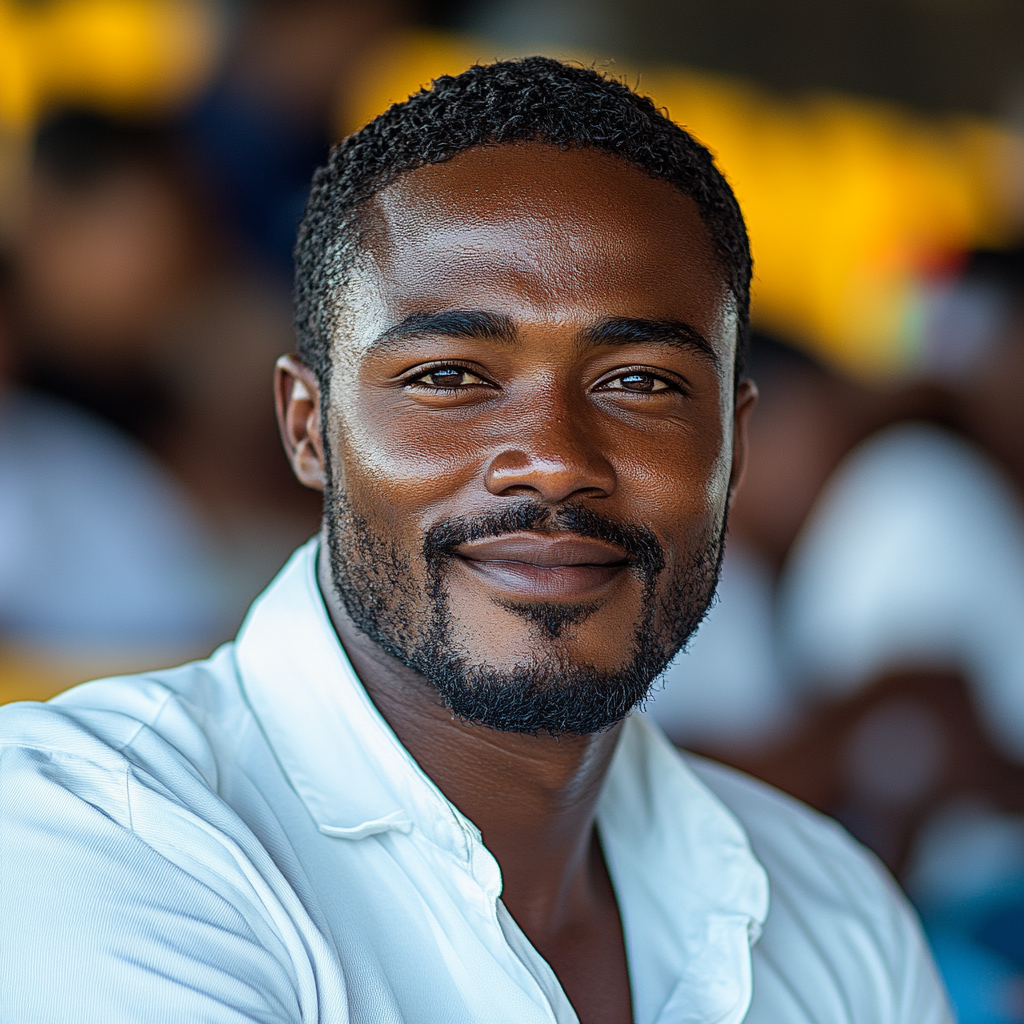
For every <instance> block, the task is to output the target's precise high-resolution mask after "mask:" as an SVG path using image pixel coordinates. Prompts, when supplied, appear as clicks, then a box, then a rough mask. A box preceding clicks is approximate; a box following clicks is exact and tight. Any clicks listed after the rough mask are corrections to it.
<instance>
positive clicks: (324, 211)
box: [295, 57, 751, 384]
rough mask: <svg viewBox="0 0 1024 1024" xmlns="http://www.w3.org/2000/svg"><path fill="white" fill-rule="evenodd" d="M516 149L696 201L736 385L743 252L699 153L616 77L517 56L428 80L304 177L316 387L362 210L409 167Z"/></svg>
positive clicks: (301, 247) (711, 170) (744, 298)
mask: <svg viewBox="0 0 1024 1024" xmlns="http://www.w3.org/2000/svg"><path fill="white" fill-rule="evenodd" d="M523 142H540V143H547V144H549V145H554V146H558V147H560V148H562V149H565V150H570V149H592V150H598V151H600V152H604V153H609V154H611V155H613V156H617V157H619V158H620V159H622V160H626V161H628V162H629V163H631V164H633V165H634V166H636V167H637V168H639V169H640V170H641V171H643V172H644V173H645V174H647V175H649V176H650V177H652V178H655V179H659V180H662V181H666V182H669V183H670V184H671V185H674V186H675V187H676V188H677V189H679V191H680V192H682V193H683V194H684V195H686V196H689V197H690V198H691V199H692V200H693V201H694V203H696V205H697V209H698V211H699V214H700V217H701V220H702V221H703V223H704V225H705V227H706V228H707V229H708V233H709V235H710V237H711V240H712V243H713V246H714V250H715V253H716V255H717V257H718V262H719V264H720V268H721V270H722V273H723V275H724V278H725V281H726V283H727V284H728V285H729V287H730V289H731V291H732V294H733V297H734V300H735V303H736V309H737V313H738V324H739V330H738V337H737V339H736V374H737V379H738V378H739V375H740V373H741V372H742V367H743V358H744V353H745V348H746V343H747V335H748V333H749V310H750V276H751V257H750V243H749V241H748V238H747V230H746V226H745V224H744V222H743V215H742V213H741V212H740V208H739V204H738V203H737V202H736V197H735V196H734V195H733V192H732V189H731V188H730V187H729V184H728V182H727V181H726V180H725V178H724V177H723V175H722V174H721V172H720V171H719V170H718V168H717V167H715V163H714V160H713V158H712V156H711V154H710V153H709V152H708V150H707V149H706V148H705V147H704V146H702V145H701V144H700V143H699V142H697V140H696V139H694V138H693V136H692V135H690V134H689V133H688V132H686V131H684V130H683V129H682V128H680V127H679V126H678V125H677V124H675V123H673V122H672V121H671V120H670V119H669V118H668V116H667V115H666V114H665V113H664V112H662V111H661V110H659V109H658V108H657V107H655V105H654V103H653V102H652V101H651V100H650V99H649V98H648V97H646V96H641V95H639V94H638V93H636V92H634V91H633V90H632V89H630V88H629V87H628V86H626V85H624V84H623V83H622V82H620V81H618V80H617V79H615V78H612V77H610V76H608V75H605V74H602V73H600V72H598V71H596V70H594V69H592V68H587V67H580V66H576V65H570V64H563V63H562V62H560V61H557V60H552V59H551V58H548V57H526V58H523V59H522V60H512V61H498V62H496V63H493V64H477V65H474V66H473V67H471V68H469V69H467V70H466V71H463V72H462V74H460V75H455V76H450V75H445V76H443V77H441V78H438V79H436V80H435V81H434V82H433V84H432V85H431V87H430V88H427V89H423V90H421V91H420V92H418V93H416V94H415V95H413V96H411V97H410V98H409V99H407V100H406V101H405V102H404V103H396V104H394V105H393V106H391V107H390V108H389V109H388V110H386V111H385V112H384V113H383V114H381V115H380V116H379V117H377V118H375V119H374V120H373V121H371V122H370V123H369V124H367V125H366V126H365V127H363V128H361V129H360V130H359V131H357V132H355V133H354V134H352V135H350V136H349V137H348V138H346V139H345V140H344V141H342V142H340V143H339V144H338V145H337V146H335V147H334V149H333V150H332V151H331V155H330V158H329V159H328V162H327V164H326V166H324V167H321V168H320V169H319V170H318V171H317V172H316V175H315V176H314V178H313V187H312V190H311V192H310V196H309V202H308V203H307V206H306V213H305V216H304V217H303V220H302V224H301V226H300V228H299V235H298V241H297V243H296V246H295V314H296V329H297V335H298V352H299V355H300V357H301V358H302V359H303V361H304V362H305V363H306V365H307V366H309V367H310V368H311V369H312V370H313V371H314V372H315V373H316V374H317V377H318V379H319V380H320V381H321V384H324V383H325V382H326V381H327V378H328V377H329V374H330V351H331V336H332V333H333V331H332V328H333V326H334V324H335V323H336V322H337V312H338V310H339V304H340V303H343V301H344V299H343V293H344V289H345V287H346V285H347V284H348V281H349V278H350V275H351V273H352V269H353V267H354V265H355V264H356V261H357V259H358V257H359V252H360V246H361V229H362V225H361V217H360V214H361V211H362V209H363V208H364V206H365V204H366V202H367V201H368V200H369V199H371V198H372V197H373V196H374V195H376V194H377V193H378V192H379V191H381V190H382V189H383V188H386V187H387V186H388V185H390V184H391V183H392V182H394V181H395V180H396V179H397V178H399V177H400V176H401V175H403V174H405V173H407V172H409V171H413V170H415V169H416V168H418V167H423V166H425V165H427V164H439V163H444V162H445V161H447V160H451V159H452V158H453V157H455V156H458V154H460V153H462V152H465V151H466V150H468V149H472V148H475V147H478V146H500V145H508V144H515V143H523Z"/></svg>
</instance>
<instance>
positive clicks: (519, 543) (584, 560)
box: [456, 533, 629, 569]
mask: <svg viewBox="0 0 1024 1024" xmlns="http://www.w3.org/2000/svg"><path fill="white" fill-rule="evenodd" d="M456 550H457V553H458V554H459V555H461V556H462V557H463V558H468V559H470V560H471V561H474V562H525V563H527V564H528V565H536V566H539V567H540V568H542V569H554V568H557V567H558V566H563V565H609V566H611V565H625V564H627V563H628V561H629V558H628V556H627V555H626V552H625V551H624V550H623V549H622V548H621V547H619V546H618V545H617V544H612V543H611V542H610V541H605V540H595V539H593V538H591V537H580V536H577V535H576V534H571V533H511V534H505V535H503V536H501V537H485V538H483V539H482V540H474V541H469V542H468V543H466V544H462V545H460V546H459V547H458V548H457V549H456Z"/></svg>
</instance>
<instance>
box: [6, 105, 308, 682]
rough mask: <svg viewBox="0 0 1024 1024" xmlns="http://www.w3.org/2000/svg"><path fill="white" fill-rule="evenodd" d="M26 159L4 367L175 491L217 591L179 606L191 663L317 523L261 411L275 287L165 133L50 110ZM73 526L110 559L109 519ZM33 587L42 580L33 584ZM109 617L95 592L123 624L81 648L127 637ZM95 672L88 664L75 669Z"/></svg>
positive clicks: (72, 594) (98, 609) (278, 295)
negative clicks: (188, 625)
mask: <svg viewBox="0 0 1024 1024" xmlns="http://www.w3.org/2000/svg"><path fill="white" fill-rule="evenodd" d="M36 152H37V159H36V162H35V166H34V172H33V176H32V188H31V200H30V208H29V211H28V216H27V218H26V225H25V232H24V234H23V236H22V239H21V244H20V245H19V246H18V247H17V250H16V252H15V254H14V273H13V280H12V283H11V302H10V307H11V309H12V310H13V311H14V314H15V315H14V317H13V324H12V330H11V337H12V342H11V345H10V349H11V350H12V358H11V364H12V371H11V372H12V373H13V374H14V375H15V377H16V378H17V379H18V380H19V381H20V382H22V383H23V384H24V385H27V386H29V387H31V388H32V389H34V393H36V394H38V395H40V396H41V395H43V394H46V395H48V396H50V398H51V399H54V398H57V399H60V400H61V401H62V402H64V403H66V404H64V405H62V406H61V408H62V409H64V410H66V414H65V419H66V418H67V416H71V415H72V414H74V415H78V416H79V417H81V415H82V414H83V413H89V414H92V415H93V416H95V417H97V419H96V420H90V422H95V424H96V425H97V429H100V428H101V427H102V429H103V430H105V431H106V432H107V434H108V435H109V436H110V437H114V436H117V437H118V438H120V444H121V448H122V449H124V448H125V446H130V447H131V449H132V451H133V452H135V453H136V455H137V457H138V459H137V461H139V460H141V461H145V463H146V465H147V466H149V467H150V469H149V472H150V476H151V477H152V476H153V475H154V474H156V475H159V476H160V477H161V479H164V480H165V481H166V484H167V487H168V488H170V489H172V490H174V492H175V494H176V495H177V498H176V499H174V501H171V499H167V500H166V501H162V504H163V505H164V507H165V508H168V509H169V508H171V506H172V505H174V504H175V503H176V504H177V506H180V507H181V508H183V509H188V513H187V514H188V517H189V518H190V521H191V522H192V523H193V527H190V529H192V530H193V532H194V533H195V534H196V535H197V536H198V535H199V534H202V535H203V537H202V543H201V545H200V547H201V548H202V550H203V554H202V555H201V556H197V557H198V561H199V562H200V563H201V564H202V566H203V567H204V568H203V570H202V572H201V573H200V575H201V576H203V577H204V578H207V579H208V580H209V582H210V583H211V587H212V590H213V591H216V596H215V597H211V598H210V599H209V600H206V599H204V601H199V600H198V599H197V600H196V601H194V602H193V603H194V604H195V606H196V607H195V612H194V614H195V616H196V617H197V619H198V620H199V621H204V622H205V623H206V626H207V629H206V633H204V636H203V638H202V640H201V641H199V640H197V641H196V646H195V647H194V648H192V647H190V648H189V649H188V650H185V651H181V649H180V648H176V650H175V653H174V656H175V657H180V655H181V653H185V654H191V653H204V651H205V650H206V649H208V648H209V646H210V645H211V644H213V643H215V642H218V641H220V640H223V639H227V638H228V637H229V636H230V635H231V633H232V632H233V630H234V628H235V627H236V626H237V624H238V620H239V618H240V616H241V614H242V613H243V612H244V609H245V607H246V606H247V604H248V603H249V602H250V601H251V599H252V598H253V596H254V595H255V594H256V593H258V592H259V590H260V589H261V588H262V587H263V586H264V585H265V584H266V583H267V582H269V580H270V579H271V577H272V576H273V574H274V573H275V572H276V571H277V569H278V568H279V567H280V565H281V564H282V562H283V560H284V559H285V557H287V555H288V554H289V553H290V552H291V551H292V550H293V549H294V547H295V546H296V545H297V544H298V543H301V541H302V540H304V539H305V538H306V537H308V536H309V535H310V534H311V533H313V532H315V530H316V529H317V526H318V522H319V506H318V503H317V501H316V497H315V495H313V494H312V493H311V492H307V491H306V490H304V489H303V488H301V487H299V486H298V485H297V484H296V483H295V481H294V478H293V477H292V475H291V473H290V472H289V470H288V466H287V462H286V461H285V459H284V456H283V454H282V452H281V448H280V443H279V441H278V439H277V431H276V424H275V421H274V414H273V403H272V400H271V378H272V373H273V365H274V360H275V359H276V357H277V356H278V355H279V354H281V353H282V352H287V351H290V350H291V349H292V348H293V332H292V325H291V303H290V296H289V291H288V288H287V286H286V284H284V283H283V282H282V281H281V280H280V279H279V278H277V277H275V276H273V275H271V276H270V277H268V276H267V274H266V273H265V272H263V271H262V270H260V269H259V261H254V260H253V259H251V258H249V256H248V253H247V251H246V249H245V247H244V246H243V245H242V244H240V243H239V242H238V241H237V240H235V239H233V238H232V237H231V235H230V233H229V232H227V231H226V230H225V225H224V222H223V220H222V219H221V218H220V217H219V216H218V215H217V214H216V212H215V209H214V208H213V207H212V205H211V203H210V196H209V191H208V189H207V188H206V186H205V183H204V182H203V181H202V180H201V179H200V178H198V177H197V176H196V166H195V164H194V162H191V161H190V158H189V155H188V152H187V149H186V148H185V147H184V146H183V145H182V137H181V135H180V133H179V132H178V131H177V130H176V129H175V128H174V127H173V126H168V125H159V124H148V125H139V124H135V123H130V122H127V123H126V122H123V121H119V120H117V119H113V118H110V117H105V116H101V115H98V114H95V113H89V112H65V113H58V114H55V115H54V116H52V117H51V118H50V119H49V120H48V121H47V122H46V123H45V124H44V125H43V126H42V127H41V129H40V132H39V140H38V145H37V150H36ZM39 401H42V399H41V398H40V399H39ZM10 423H11V424H12V425H13V426H14V427H18V428H22V427H24V429H28V427H27V424H28V423H29V416H28V412H27V411H25V410H24V409H20V410H19V411H18V412H17V414H14V413H12V418H11V420H10ZM113 427H117V428H120V429H121V430H123V431H124V432H125V433H124V435H121V434H117V433H116V431H114V430H113V429H112V428H113ZM12 430H13V427H12V426H9V428H8V430H7V431H6V435H7V437H8V438H13V437H14V436H16V435H15V434H14V433H12ZM81 433H82V436H85V432H84V428H83V430H82V431H81ZM129 436H130V437H133V438H134V442H132V441H129V440H128V437H129ZM140 442H141V445H140ZM112 444H113V442H112V441H111V442H110V444H108V446H107V447H108V449H110V450H113V449H112V448H111V447H110V446H111V445H112ZM142 446H144V448H143V447H142ZM147 449H148V451H147ZM67 450H68V451H69V452H70V450H71V449H70V448H68V449H67ZM59 454H60V449H59V446H58V447H55V448H53V449H52V450H51V449H47V451H46V453H43V452H42V451H40V452H39V453H38V458H37V463H38V465H37V470H36V471H37V473H38V474H39V477H40V479H42V478H43V476H45V474H46V473H47V472H48V465H50V470H52V472H51V476H52V479H53V480H54V481H59V480H60V477H61V474H62V473H67V472H68V467H66V466H65V465H64V462H62V461H61V459H60V458H59ZM44 455H45V457H44ZM68 459H70V455H69V456H68ZM47 460H49V463H48V461H47ZM65 461H67V460H65ZM87 461H88V460H87V459H86V458H85V457H84V456H82V455H79V456H78V457H76V459H74V460H71V462H72V463H73V464H74V465H76V466H77V465H81V466H83V467H84V466H85V465H86V464H87ZM161 463H162V465H161ZM62 467H63V468H62ZM164 467H166V468H164ZM167 470H170V471H171V473H170V474H168V472H167ZM82 472H85V470H84V469H83V470H82ZM172 477H173V478H176V481H175V482H172ZM181 485H184V487H183V488H182V486H181ZM186 494H187V495H188V496H187V497H186ZM38 500H39V502H42V503H43V504H47V505H48V504H49V503H50V502H51V498H46V499H45V500H44V499H43V498H39V499H38ZM112 500H113V499H112ZM52 502H53V503H54V507H55V508H56V509H57V510H58V511H59V508H58V506H59V502H58V500H57V499H56V498H55V497H53V498H52ZM54 514H56V513H54ZM183 514H184V513H183ZM147 519H152V516H148V515H147V516H144V515H142V513H141V512H139V513H138V515H137V516H136V522H137V523H145V522H146V521H147ZM200 521H202V523H204V524H208V525H200ZM140 529H141V526H140ZM153 529H154V530H157V525H156V523H155V522H154V524H153ZM89 530H92V531H93V534H91V536H93V535H94V536H95V537H97V538H98V537H100V536H101V534H102V533H103V531H104V530H107V539H106V540H105V541H104V543H109V544H111V545H113V546H114V547H115V548H116V547H117V544H118V533H119V532H123V530H124V524H123V523H121V522H120V520H119V519H118V517H117V516H116V515H114V514H113V512H110V513H109V514H107V513H104V514H102V515H101V514H99V513H97V514H96V516H94V517H93V519H92V520H91V522H90V526H89ZM65 532H66V531H65ZM169 532H170V533H173V532H174V531H173V530H170V531H169ZM26 550H28V548H26ZM84 550H88V546H86V547H85V548H83V551H84ZM179 561H180V562H181V564H182V565H186V564H192V562H194V561H195V560H194V559H193V560H192V561H190V559H189V558H185V557H184V556H183V557H182V558H181V559H180V560H179ZM134 564H135V565H136V566H137V571H138V573H139V574H140V578H141V577H145V576H146V575H147V573H148V572H149V571H150V568H151V566H150V563H149V562H147V560H146V558H145V557H142V556H138V557H136V558H135V560H134ZM86 575H88V574H86ZM108 575H109V576H110V577H111V578H113V576H114V575H116V574H114V573H113V572H111V573H109V574H108ZM157 575H159V574H157ZM9 578H10V579H12V580H13V579H15V577H14V576H11V577H9ZM39 578H40V581H41V585H42V582H45V579H46V574H45V573H44V574H42V575H41V576H40V577H39ZM167 578H168V579H170V578H171V577H170V575H168V576H167ZM15 589H16V588H15ZM64 589H65V590H66V591H67V593H68V601H69V602H82V601H83V600H85V603H86V604H88V603H89V602H88V600H87V599H84V598H83V592H82V591H81V588H79V589H78V590H75V589H74V588H70V587H67V588H64ZM125 593H127V591H125ZM211 600H213V601H215V602H216V603H217V607H216V608H215V609H211V608H210V601H211ZM139 607H142V604H141V603H140V605H139ZM120 608H121V606H120V605H119V604H118V603H117V601H115V600H114V599H113V598H112V597H111V596H110V594H108V593H107V592H103V593H101V592H100V591H98V590H97V591H96V592H95V594H94V595H93V599H92V607H91V609H89V611H90V614H92V615H94V616H103V615H106V616H107V617H108V618H109V619H110V620H111V621H113V620H115V619H117V618H118V617H119V616H120V617H121V620H122V621H123V624H124V629H123V630H122V632H121V633H119V634H116V635H115V634H110V633H109V631H108V633H103V634H102V637H101V632H102V631H100V632H97V633H96V637H95V640H96V643H95V644H94V645H93V646H97V645H99V646H105V647H106V648H111V647H114V648H117V650H118V651H120V650H127V649H128V648H130V647H131V646H132V644H133V643H134V642H135V641H136V640H137V641H139V643H141V642H142V641H141V634H140V633H139V631H138V629H137V627H136V626H132V625H131V623H132V622H134V621H135V620H133V619H131V617H127V618H125V617H124V616H123V612H122V611H121V610H119V609H120ZM204 609H205V610H204ZM168 621H170V617H169V620H168ZM211 624H212V634H211V629H210V626H211ZM87 633H88V630H86V631H85V633H83V634H82V635H81V636H80V637H79V639H78V640H76V641H75V643H74V644H72V645H71V646H72V647H75V646H76V645H78V646H80V641H81V640H83V639H87ZM207 634H211V635H207ZM103 637H105V639H102V638H103ZM135 646H136V647H137V646H138V643H135ZM67 653H68V657H70V658H72V659H73V658H74V657H76V655H75V654H74V651H73V650H69V651H68V652H67ZM116 653H117V652H116V651H110V654H111V655H112V656H113V655H114V654H116ZM158 656H159V657H162V656H163V655H162V653H161V652H159V651H151V653H150V654H149V655H148V657H149V659H150V660H152V659H153V658H154V657H158ZM110 660H112V661H114V662H115V664H116V663H117V658H116V657H111V659H110ZM101 668H102V666H99V665H97V664H95V662H90V663H89V665H88V667H83V672H92V673H95V672H96V671H99V670H101Z"/></svg>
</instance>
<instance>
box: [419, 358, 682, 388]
mask: <svg viewBox="0 0 1024 1024" xmlns="http://www.w3.org/2000/svg"><path fill="white" fill-rule="evenodd" d="M445 370H448V371H458V372H460V373H464V374H468V375H469V376H471V377H477V378H479V380H480V381H481V383H479V384H459V385H453V386H451V387H445V386H443V385H440V384H427V383H425V381H424V378H425V377H429V376H430V375H431V374H435V373H440V372H442V371H445ZM630 376H636V377H647V378H649V379H650V380H652V381H655V382H658V383H661V384H664V385H665V387H664V388H663V389H659V390H657V391H654V390H652V391H649V392H643V391H633V390H631V389H629V388H625V387H622V388H606V385H608V384H611V383H612V382H613V381H616V380H621V379H622V378H625V377H630ZM403 384H404V385H405V386H406V387H424V388H427V389H429V390H430V391H434V392H445V393H449V394H452V393H455V392H458V391H467V390H469V389H470V388H478V387H494V385H493V384H491V383H490V382H489V381H488V380H487V378H486V377H484V376H483V374H481V373H477V372H475V371H474V370H471V369H469V367H467V366H464V365H462V364H460V363H439V364H438V365H437V366H431V367H429V368H428V369H426V370H420V371H418V372H416V373H415V374H414V375H412V376H409V377H406V378H405V380H404V381H403ZM604 389H606V390H609V391H619V392H622V393H624V394H633V395H642V394H645V393H646V394H661V393H662V391H676V392H682V393H685V390H686V389H685V387H684V386H683V385H681V384H680V383H679V382H678V381H674V380H672V379H670V378H668V377H664V376H662V375H660V374H657V373H653V372H652V371H651V370H646V369H641V368H639V367H638V368H635V369H633V368H626V369H623V370H620V371H619V372H618V373H616V374H615V375H614V376H612V377H609V378H607V379H606V380H604V381H603V382H602V383H601V385H599V387H598V389H597V390H604Z"/></svg>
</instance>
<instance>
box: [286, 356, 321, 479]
mask: <svg viewBox="0 0 1024 1024" xmlns="http://www.w3.org/2000/svg"><path fill="white" fill-rule="evenodd" d="M274 401H275V406H276V408H277V426H278V430H279V431H280V433H281V443H282V444H283V445H284V450H285V454H286V455H287V456H288V461H289V462H290V463H291V467H292V472H293V473H294V474H295V477H296V479H297V480H298V481H299V483H301V484H303V485H304V486H306V487H310V488H312V489H313V490H316V491H322V490H323V489H324V487H325V485H326V481H327V477H326V473H325V472H324V449H323V430H322V425H321V423H320V386H319V383H318V382H317V379H316V374H314V373H313V371H312V370H311V369H310V368H309V367H308V366H306V364H305V363H304V362H303V361H302V360H301V359H299V357H298V356H296V355H288V356H281V358H280V359H278V361H277V365H276V366H275V367H274Z"/></svg>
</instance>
